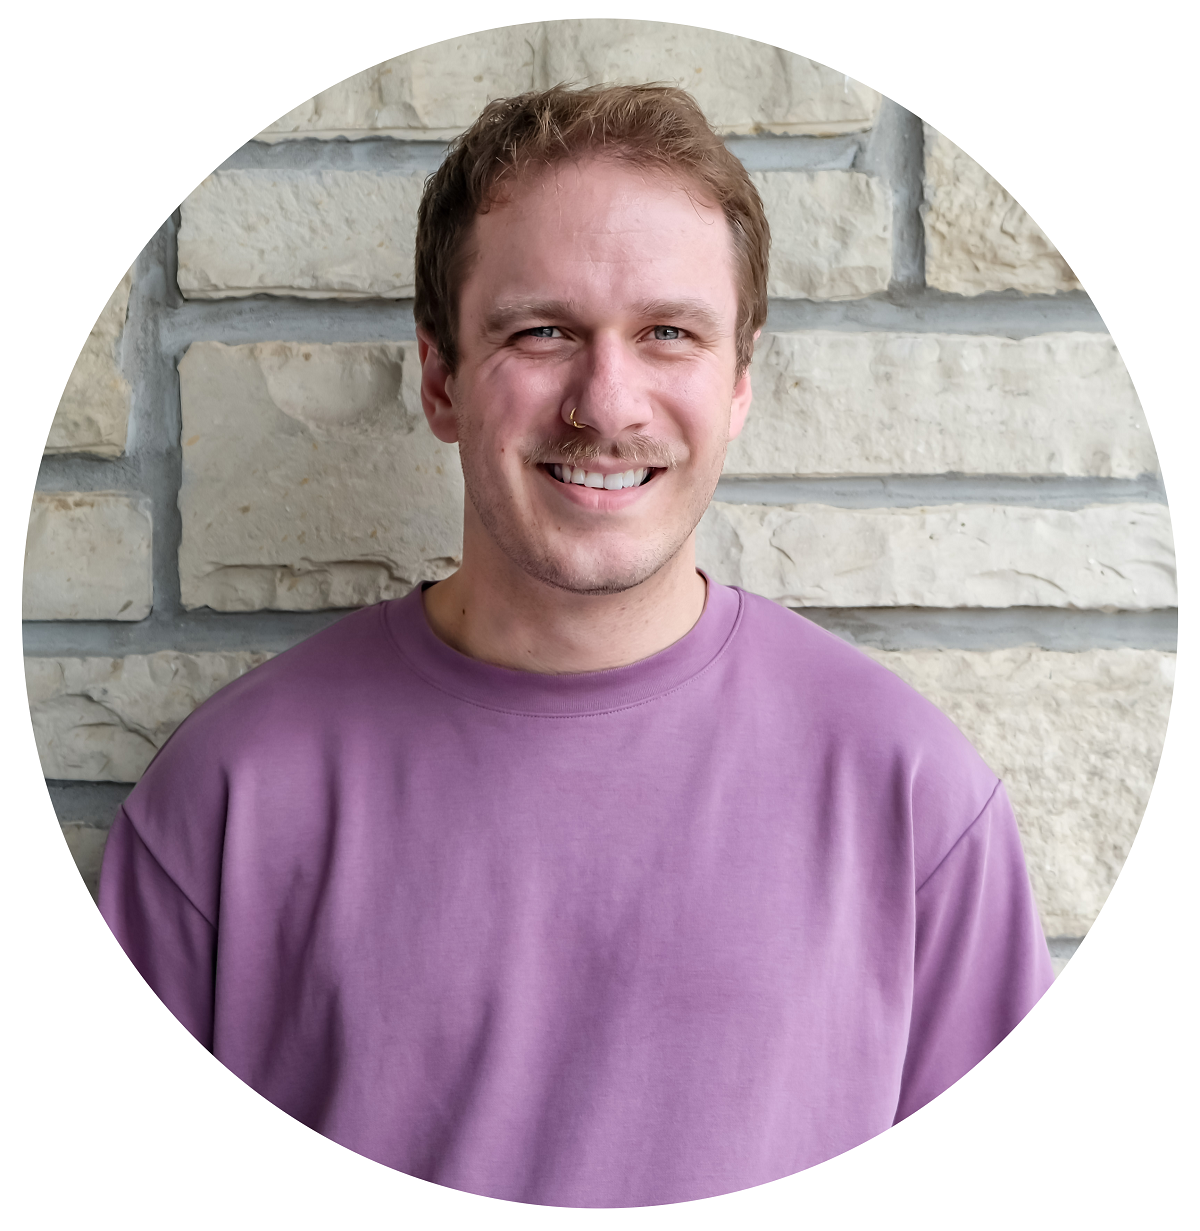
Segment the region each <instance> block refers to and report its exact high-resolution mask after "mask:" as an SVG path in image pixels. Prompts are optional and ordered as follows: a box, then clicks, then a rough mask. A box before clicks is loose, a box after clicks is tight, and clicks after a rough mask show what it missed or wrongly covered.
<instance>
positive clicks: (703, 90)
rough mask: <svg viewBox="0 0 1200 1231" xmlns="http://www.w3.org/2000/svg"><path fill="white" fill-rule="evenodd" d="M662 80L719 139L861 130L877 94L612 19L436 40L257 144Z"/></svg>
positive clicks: (283, 123) (837, 76)
mask: <svg viewBox="0 0 1200 1231" xmlns="http://www.w3.org/2000/svg"><path fill="white" fill-rule="evenodd" d="M560 81H565V82H571V83H578V84H598V83H600V82H628V83H632V82H643V81H661V82H666V83H669V84H671V85H679V86H683V87H684V88H685V89H687V90H688V91H690V92H691V93H692V94H693V95H694V97H695V98H696V101H697V102H698V103H699V104H700V106H701V108H702V109H703V110H704V113H705V115H707V116H708V119H709V121H710V123H712V124H713V126H714V127H715V128H717V129H718V130H719V131H721V132H728V133H756V132H772V133H808V134H812V135H817V136H829V135H833V134H836V133H848V132H862V131H863V130H865V129H868V128H870V127H871V126H872V124H874V122H875V116H876V114H877V112H878V110H879V101H880V100H879V95H878V94H877V93H876V92H875V91H874V90H869V89H867V87H866V86H863V85H860V84H859V83H858V82H857V81H852V80H851V79H850V78H849V77H846V76H845V75H843V74H842V73H838V72H835V71H834V70H833V69H830V68H826V67H825V66H824V65H823V64H816V63H814V62H813V61H812V60H806V59H804V57H802V56H797V55H793V54H792V53H791V52H788V51H783V50H781V49H780V48H778V47H771V46H768V45H767V44H765V43H756V42H753V41H751V40H750V39H744V38H737V37H734V36H732V35H728V34H719V33H717V32H716V31H713V30H701V29H697V28H696V27H694V26H677V25H666V24H663V23H659V22H644V21H626V20H617V19H601V20H590V21H589V20H571V21H549V22H540V23H534V24H530V25H522V26H505V27H502V28H501V29H498V30H486V31H484V32H482V33H478V34H469V35H465V36H464V37H462V38H457V39H451V40H449V41H447V42H444V43H435V44H433V45H432V46H430V47H423V48H421V49H419V50H417V51H413V52H410V53H408V54H407V55H403V56H397V57H396V58H395V59H392V60H387V61H385V62H384V63H383V64H377V65H375V67H374V68H369V69H367V70H366V71H365V72H362V73H357V74H356V75H355V76H353V77H349V78H347V79H346V80H345V81H343V82H340V83H339V84H338V85H335V86H333V87H332V88H331V89H328V90H322V91H321V93H320V94H318V95H317V96H316V97H315V98H311V99H309V100H308V102H306V103H302V104H301V105H300V106H299V107H296V108H295V109H294V110H292V111H290V112H288V114H287V115H285V116H283V117H282V118H281V119H279V120H277V121H276V122H275V123H274V124H272V125H271V126H270V127H269V128H267V129H266V131H264V132H262V133H260V134H259V138H258V139H259V140H260V141H282V140H287V139H288V138H297V137H320V138H326V139H328V138H332V137H350V138H358V137H369V136H390V137H399V138H421V139H425V140H429V139H436V140H448V139H449V138H451V137H453V136H455V135H457V134H458V133H459V132H461V131H462V130H463V129H464V128H466V127H467V125H469V124H470V123H471V122H472V121H473V120H474V119H475V117H476V116H477V115H478V114H479V112H480V111H481V110H483V107H484V105H485V104H486V103H487V102H488V101H489V100H490V99H493V98H504V97H507V96H509V95H513V94H520V93H522V92H523V91H526V90H534V89H545V88H546V87H548V86H550V85H553V84H555V83H557V82H560Z"/></svg>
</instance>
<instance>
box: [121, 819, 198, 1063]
mask: <svg viewBox="0 0 1200 1231" xmlns="http://www.w3.org/2000/svg"><path fill="white" fill-rule="evenodd" d="M100 913H101V914H102V915H103V916H104V919H105V922H106V923H107V924H108V926H109V927H110V928H111V929H112V931H113V934H114V935H115V936H116V938H117V940H118V941H119V942H120V944H121V948H122V949H124V950H125V953H126V955H127V956H128V957H129V960H130V961H131V962H132V963H133V964H134V966H136V967H137V970H138V973H139V974H140V975H141V976H142V978H143V979H145V980H146V982H147V983H148V984H149V985H150V987H151V989H152V990H153V991H154V992H155V994H156V995H157V996H158V997H159V999H160V1000H162V1001H163V1003H164V1004H165V1005H166V1006H167V1008H168V1009H170V1010H171V1012H172V1013H174V1014H175V1016H176V1017H177V1018H179V1020H180V1021H181V1022H183V1024H184V1025H185V1026H186V1027H187V1028H188V1029H189V1030H190V1031H191V1032H192V1034H193V1035H195V1036H196V1038H197V1039H198V1040H199V1041H200V1042H201V1043H203V1044H204V1046H205V1047H207V1048H209V1049H211V1048H212V1035H213V980H214V971H215V963H216V936H217V933H216V929H215V928H214V927H213V925H212V924H211V923H210V922H209V920H208V919H206V918H205V916H204V915H203V914H201V912H200V911H199V910H198V909H197V907H196V906H195V905H194V904H193V903H192V902H191V901H190V900H189V898H188V897H187V895H186V894H185V893H184V892H183V890H182V889H180V887H179V886H178V885H177V884H176V883H175V881H174V880H172V878H171V877H170V876H169V875H168V874H167V873H166V871H164V869H163V867H162V865H161V864H160V863H159V862H158V860H157V859H156V858H155V857H154V855H153V853H152V852H151V850H150V848H149V847H148V846H147V845H146V844H145V842H143V840H142V838H141V836H140V835H139V834H138V832H137V830H136V829H135V828H134V827H133V822H132V821H130V819H129V816H128V814H127V813H126V811H125V809H124V808H122V809H121V810H120V811H119V812H118V813H117V819H116V820H115V821H114V822H113V827H112V831H111V833H110V834H109V837H108V844H107V846H106V847H105V850H104V863H103V865H102V867H101V870H100Z"/></svg>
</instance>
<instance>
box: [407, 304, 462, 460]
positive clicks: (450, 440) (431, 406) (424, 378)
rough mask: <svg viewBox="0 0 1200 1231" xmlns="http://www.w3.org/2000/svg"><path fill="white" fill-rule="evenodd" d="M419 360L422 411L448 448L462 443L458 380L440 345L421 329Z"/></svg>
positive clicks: (418, 334)
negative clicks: (456, 413) (456, 391)
mask: <svg viewBox="0 0 1200 1231" xmlns="http://www.w3.org/2000/svg"><path fill="white" fill-rule="evenodd" d="M417 356H418V358H419V359H420V360H421V409H422V410H423V411H424V412H425V418H426V420H427V421H428V423H429V428H430V430H431V431H432V432H433V434H434V435H435V436H436V437H437V438H438V440H440V441H442V442H443V443H444V444H448V445H452V444H457V443H458V421H457V420H456V419H455V417H454V400H453V394H454V377H453V375H452V374H451V373H450V372H448V371H447V370H446V365H445V364H444V363H443V362H442V356H441V355H440V354H439V353H438V348H437V343H436V342H434V340H433V338H432V337H431V336H430V335H429V334H428V333H426V332H425V330H424V329H421V328H419V327H418V329H417Z"/></svg>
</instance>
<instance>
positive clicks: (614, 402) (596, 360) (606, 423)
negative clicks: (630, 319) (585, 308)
mask: <svg viewBox="0 0 1200 1231" xmlns="http://www.w3.org/2000/svg"><path fill="white" fill-rule="evenodd" d="M581 358H582V359H583V366H584V371H583V374H582V377H581V379H580V382H579V384H578V385H577V386H576V389H575V395H574V398H573V400H569V401H568V402H567V403H566V404H565V406H564V407H563V412H562V415H563V419H564V420H566V421H567V422H570V421H571V412H572V410H574V414H575V424H576V425H578V426H579V427H587V428H591V430H592V431H593V432H595V433H596V435H597V436H601V437H603V438H605V439H606V440H616V439H617V438H618V437H619V436H621V435H623V434H625V433H629V432H643V431H645V430H646V428H647V427H648V426H649V424H650V420H651V419H652V418H653V417H654V412H653V408H652V406H651V399H650V396H649V389H648V387H647V383H646V380H645V375H644V373H643V372H642V371H641V364H640V363H639V362H638V358H637V356H636V355H635V354H634V353H633V346H632V343H630V342H628V341H626V340H625V339H624V338H623V337H621V336H620V335H619V334H617V333H615V332H613V333H609V332H607V331H601V332H598V333H596V334H595V335H594V336H593V338H592V339H591V342H590V344H589V345H588V346H587V347H586V348H585V349H584V352H583V354H582V356H581Z"/></svg>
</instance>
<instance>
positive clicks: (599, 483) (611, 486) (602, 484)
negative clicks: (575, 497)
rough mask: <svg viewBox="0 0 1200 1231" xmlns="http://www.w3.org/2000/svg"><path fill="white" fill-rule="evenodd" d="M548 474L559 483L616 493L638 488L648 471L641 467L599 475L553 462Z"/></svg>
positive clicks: (598, 473)
mask: <svg viewBox="0 0 1200 1231" xmlns="http://www.w3.org/2000/svg"><path fill="white" fill-rule="evenodd" d="M550 472H551V474H553V475H554V477H555V478H556V479H557V480H558V481H559V482H560V483H577V484H578V485H579V486H580V487H597V488H603V489H604V490H606V491H610V492H618V491H620V490H621V489H622V488H625V487H640V486H641V485H642V484H643V483H644V482H645V481H646V476H647V475H648V474H649V473H650V470H649V468H648V467H646V466H643V467H641V468H640V469H639V470H626V471H624V472H623V473H618V474H601V473H600V472H599V471H597V470H583V469H581V468H580V467H579V466H574V467H572V466H567V465H565V464H562V463H559V462H555V463H554V464H553V465H552V466H551V467H550Z"/></svg>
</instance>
